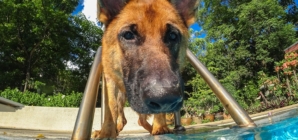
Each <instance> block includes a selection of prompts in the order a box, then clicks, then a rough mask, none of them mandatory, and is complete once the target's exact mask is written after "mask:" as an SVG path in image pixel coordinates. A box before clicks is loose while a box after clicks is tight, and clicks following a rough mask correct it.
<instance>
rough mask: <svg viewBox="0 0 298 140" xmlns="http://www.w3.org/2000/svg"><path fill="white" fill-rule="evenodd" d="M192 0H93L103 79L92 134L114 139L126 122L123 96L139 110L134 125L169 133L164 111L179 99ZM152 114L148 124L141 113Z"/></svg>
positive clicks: (170, 109) (194, 0) (194, 7)
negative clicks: (100, 115)
mask: <svg viewBox="0 0 298 140" xmlns="http://www.w3.org/2000/svg"><path fill="white" fill-rule="evenodd" d="M198 3H199V2H198V0H98V4H97V10H98V19H99V21H100V22H102V23H103V24H104V25H105V29H106V30H105V33H104V35H103V39H102V56H101V57H102V63H101V67H102V69H103V73H104V74H103V76H104V80H105V82H106V87H105V88H106V92H105V93H102V94H105V99H104V100H105V103H106V106H105V112H104V114H105V116H104V123H103V126H102V130H99V131H95V132H93V134H92V137H93V138H116V137H117V136H118V134H119V132H120V131H121V130H122V129H123V127H124V125H125V124H126V122H127V121H126V118H125V116H124V112H123V107H124V104H125V101H126V99H127V100H128V101H129V104H130V106H131V108H132V109H133V110H135V111H136V112H137V113H138V114H139V120H138V123H139V125H141V126H143V127H144V128H145V129H146V130H148V131H149V132H150V133H151V134H152V135H158V134H165V133H171V132H172V131H171V130H170V129H169V128H168V127H167V124H166V119H165V113H167V112H174V111H178V110H179V109H180V108H181V106H182V103H183V92H182V88H181V87H182V86H183V83H182V82H181V81H182V80H181V71H182V69H183V64H184V62H185V54H186V48H187V46H188V39H189V34H188V27H189V26H190V25H191V24H193V23H194V22H195V13H196V11H197V6H198ZM150 114H154V119H153V125H152V126H151V125H150V124H149V123H148V122H147V120H146V119H147V116H148V115H150Z"/></svg>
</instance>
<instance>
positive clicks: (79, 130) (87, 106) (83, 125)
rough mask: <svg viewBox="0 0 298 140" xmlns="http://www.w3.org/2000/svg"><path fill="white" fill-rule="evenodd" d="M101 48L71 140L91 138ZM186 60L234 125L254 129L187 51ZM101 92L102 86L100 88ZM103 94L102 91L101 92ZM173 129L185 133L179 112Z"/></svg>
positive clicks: (224, 91) (249, 120) (251, 122)
mask: <svg viewBox="0 0 298 140" xmlns="http://www.w3.org/2000/svg"><path fill="white" fill-rule="evenodd" d="M101 50H102V49H101V47H99V48H98V50H97V52H96V55H95V58H94V62H93V64H92V67H91V70H90V73H89V77H88V81H87V84H86V87H85V91H84V96H83V99H82V102H81V105H80V109H79V112H78V115H77V119H76V122H75V126H74V130H73V133H72V138H71V139H72V140H88V139H90V137H91V132H92V124H93V118H94V112H95V107H96V100H97V95H98V89H99V83H100V77H101V75H102V68H101V66H100V62H101ZM186 54H187V58H188V60H189V61H190V63H191V65H192V66H193V67H194V68H195V69H196V70H197V72H198V73H199V74H200V76H201V77H202V78H203V79H204V80H205V82H206V83H207V84H208V85H209V87H210V88H211V90H212V91H213V92H214V93H215V95H216V96H217V98H218V99H219V100H220V102H221V103H222V104H223V106H224V108H225V109H226V110H227V111H228V112H229V114H230V115H231V117H232V118H233V120H234V121H235V123H236V124H237V125H238V126H240V127H255V126H256V124H255V123H254V122H253V120H252V119H251V118H250V117H249V116H248V114H247V113H246V112H245V111H244V110H243V108H242V107H241V106H240V105H239V104H238V103H237V102H236V101H235V99H234V98H233V97H232V96H231V95H230V94H229V93H228V92H227V91H226V89H225V88H224V87H223V86H222V85H221V84H220V83H219V82H218V80H217V79H216V78H215V77H214V76H213V75H212V74H211V73H210V72H209V71H208V69H207V68H206V67H205V66H204V65H203V64H202V63H201V62H200V61H199V60H198V59H197V57H196V56H195V55H194V54H193V53H192V52H191V51H190V50H189V49H187V50H186ZM104 84H105V83H104V80H102V85H104ZM102 90H105V89H104V86H102ZM102 92H103V91H102ZM103 96H104V94H102V97H101V99H102V102H101V103H102V106H101V122H102V123H103V118H104V117H103V112H104V106H105V105H104V102H103V101H104V97H103ZM174 114H175V119H174V122H175V128H174V130H176V131H185V128H184V127H183V126H182V125H181V123H180V112H175V113H174Z"/></svg>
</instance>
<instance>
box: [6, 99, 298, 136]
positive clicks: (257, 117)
mask: <svg viewBox="0 0 298 140" xmlns="http://www.w3.org/2000/svg"><path fill="white" fill-rule="evenodd" d="M293 110H294V111H295V112H297V111H298V104H296V105H291V106H287V107H283V108H279V109H275V110H270V111H266V112H262V113H257V114H253V115H250V117H251V118H252V119H253V120H254V121H255V122H256V124H259V121H261V120H267V121H268V119H266V118H269V117H271V116H278V115H280V116H281V115H283V116H290V115H291V112H292V111H293ZM3 115H4V114H1V112H0V139H1V140H2V139H7V140H10V139H14V140H18V139H19V140H21V139H70V138H71V135H72V130H67V131H63V130H59V131H56V130H41V129H39V130H38V129H24V128H21V129H20V128H17V127H15V128H12V127H10V128H8V127H3V125H1V124H2V123H1V120H2V122H3V118H1V117H3ZM35 115H38V113H37V114H35ZM269 115H270V116H269ZM127 118H128V117H127ZM12 119H13V118H12ZM28 119H29V118H27V120H28ZM94 119H96V116H95V118H94ZM16 121H17V120H16ZM37 121H38V120H37ZM132 121H137V119H136V120H135V118H130V119H129V120H128V123H129V122H132ZM73 123H74V122H73ZM235 125H236V124H235V123H234V121H233V120H232V119H228V120H221V121H216V122H210V123H204V124H195V125H189V126H185V128H186V133H193V132H206V131H210V130H215V129H225V128H229V127H230V126H235ZM130 128H132V127H130V126H127V125H126V126H125V129H124V131H122V132H120V138H121V137H130V136H133V137H135V136H138V135H140V136H145V135H149V133H148V132H147V131H145V130H144V129H143V128H142V127H140V128H138V129H135V128H134V129H130Z"/></svg>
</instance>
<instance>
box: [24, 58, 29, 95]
mask: <svg viewBox="0 0 298 140" xmlns="http://www.w3.org/2000/svg"><path fill="white" fill-rule="evenodd" d="M30 71H31V59H29V61H28V66H27V70H26V78H25V85H24V90H23V92H25V91H26V90H27V89H28V86H29V81H30V78H31V77H30V76H31V75H30Z"/></svg>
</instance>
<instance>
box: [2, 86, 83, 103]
mask: <svg viewBox="0 0 298 140" xmlns="http://www.w3.org/2000/svg"><path fill="white" fill-rule="evenodd" d="M0 97H3V98H6V99H9V100H12V101H15V102H19V103H21V104H24V105H27V106H55V107H79V106H80V103H81V100H82V98H83V94H82V93H79V92H72V93H70V94H67V95H64V94H62V93H58V94H55V95H46V94H39V93H34V92H30V91H25V92H21V91H19V90H18V89H9V88H8V89H5V90H4V91H2V92H0Z"/></svg>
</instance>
